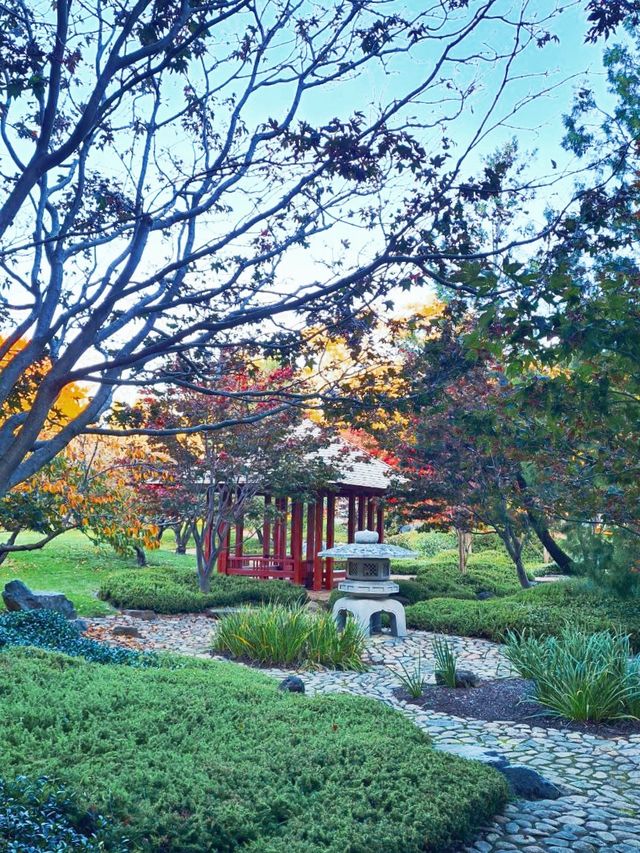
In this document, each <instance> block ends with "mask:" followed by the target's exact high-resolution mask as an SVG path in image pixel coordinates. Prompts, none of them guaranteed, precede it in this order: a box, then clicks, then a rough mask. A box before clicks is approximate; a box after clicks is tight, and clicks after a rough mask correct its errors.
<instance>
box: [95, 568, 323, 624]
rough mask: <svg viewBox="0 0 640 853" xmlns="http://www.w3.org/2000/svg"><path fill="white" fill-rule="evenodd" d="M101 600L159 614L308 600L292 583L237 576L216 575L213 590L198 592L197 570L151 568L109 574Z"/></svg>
mask: <svg viewBox="0 0 640 853" xmlns="http://www.w3.org/2000/svg"><path fill="white" fill-rule="evenodd" d="M98 594H99V597H100V598H102V599H104V600H105V601H109V602H110V603H111V604H113V605H115V606H116V607H123V608H132V609H144V610H146V609H148V610H155V611H156V613H198V612H200V611H202V610H206V609H207V608H208V607H234V606H236V605H241V604H262V603H265V602H272V603H274V604H286V605H294V604H300V603H302V602H305V601H307V593H306V590H305V589H303V588H302V587H299V586H295V585H294V584H291V583H289V582H288V581H280V580H272V581H261V580H256V579H254V578H243V577H236V576H233V575H214V576H213V577H212V578H211V590H210V592H209V593H207V594H203V593H201V592H200V591H199V590H198V584H197V581H196V574H195V571H194V570H193V569H186V568H184V569H182V568H180V569H179V568H175V567H168V566H163V567H157V566H153V567H149V568H144V569H129V570H127V571H120V572H114V573H113V574H111V575H108V576H107V577H106V578H105V579H104V580H103V581H102V583H101V585H100V590H99V593H98Z"/></svg>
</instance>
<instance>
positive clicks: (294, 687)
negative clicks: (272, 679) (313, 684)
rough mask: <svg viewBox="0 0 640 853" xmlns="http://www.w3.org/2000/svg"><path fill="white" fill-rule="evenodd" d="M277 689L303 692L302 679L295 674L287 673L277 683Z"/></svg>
mask: <svg viewBox="0 0 640 853" xmlns="http://www.w3.org/2000/svg"><path fill="white" fill-rule="evenodd" d="M278 690H285V691H287V692H289V693H304V681H303V680H302V679H301V678H299V676H297V675H288V676H287V677H286V678H283V679H282V681H281V682H280V684H278Z"/></svg>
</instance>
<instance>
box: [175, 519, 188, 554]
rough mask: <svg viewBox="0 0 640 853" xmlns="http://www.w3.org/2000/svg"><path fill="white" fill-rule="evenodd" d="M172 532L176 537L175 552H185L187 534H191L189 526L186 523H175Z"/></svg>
mask: <svg viewBox="0 0 640 853" xmlns="http://www.w3.org/2000/svg"><path fill="white" fill-rule="evenodd" d="M173 534H174V536H175V539H176V554H186V553H187V545H188V544H189V535H190V534H191V526H190V525H189V524H188V523H187V524H176V525H175V527H174V528H173Z"/></svg>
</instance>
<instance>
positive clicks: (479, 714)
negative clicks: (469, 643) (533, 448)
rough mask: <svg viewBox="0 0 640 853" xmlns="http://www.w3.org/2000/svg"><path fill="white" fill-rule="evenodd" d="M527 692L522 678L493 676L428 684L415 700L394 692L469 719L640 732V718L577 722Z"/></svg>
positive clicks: (608, 733) (609, 733)
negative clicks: (462, 683) (471, 683)
mask: <svg viewBox="0 0 640 853" xmlns="http://www.w3.org/2000/svg"><path fill="white" fill-rule="evenodd" d="M531 691H532V682H530V681H527V680H525V679H524V678H496V679H492V680H490V681H484V682H482V683H481V684H480V685H479V686H478V687H470V688H459V687H458V688H453V687H439V686H436V685H433V684H428V685H426V686H425V689H424V692H423V694H422V696H421V697H419V698H417V699H414V698H412V697H411V696H410V695H409V694H408V693H407V692H406V691H405V690H401V689H400V690H397V691H396V696H397V697H398V698H399V699H402V700H403V701H405V702H409V703H411V704H414V705H418V706H419V707H420V708H424V709H426V710H429V711H436V712H438V713H441V714H451V715H453V716H455V717H467V718H471V719H472V720H486V721H489V722H505V723H518V724H523V723H524V724H525V725H528V726H538V727H540V728H544V729H561V730H564V731H573V732H582V733H583V734H591V735H597V736H598V737H605V738H609V737H625V736H629V735H635V734H640V720H609V721H608V722H603V723H579V722H574V721H571V720H566V719H564V718H562V717H558V716H556V715H554V714H551V713H550V712H549V710H548V709H547V708H545V707H544V706H543V705H541V704H540V703H539V702H536V701H535V700H534V699H532V698H531Z"/></svg>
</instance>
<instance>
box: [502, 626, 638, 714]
mask: <svg viewBox="0 0 640 853" xmlns="http://www.w3.org/2000/svg"><path fill="white" fill-rule="evenodd" d="M505 654H506V656H507V658H508V659H509V660H510V661H511V663H512V664H513V665H514V667H515V668H516V669H517V670H518V672H519V673H520V674H521V675H522V677H523V678H529V679H531V680H532V681H533V683H534V695H535V698H536V699H537V700H538V702H540V704H541V705H544V706H545V707H546V708H549V709H550V710H551V711H552V712H553V713H554V714H557V715H558V716H562V717H566V718H567V719H570V720H580V721H589V720H591V721H593V722H601V721H602V720H611V719H618V718H620V717H628V716H630V715H632V714H633V711H634V710H637V709H636V707H635V706H636V704H637V696H638V693H639V692H640V679H639V677H638V671H637V669H636V668H635V667H632V666H631V664H630V655H631V649H630V645H629V638H628V637H626V636H624V635H622V634H617V635H616V634H611V633H609V632H608V631H601V632H598V633H596V634H586V633H584V632H583V631H578V630H576V629H575V628H565V629H563V630H562V631H561V632H560V636H559V637H546V638H544V639H539V638H536V637H533V636H531V635H530V634H527V633H524V634H522V635H521V636H517V635H515V634H513V633H509V634H508V635H507V638H506V645H505Z"/></svg>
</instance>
